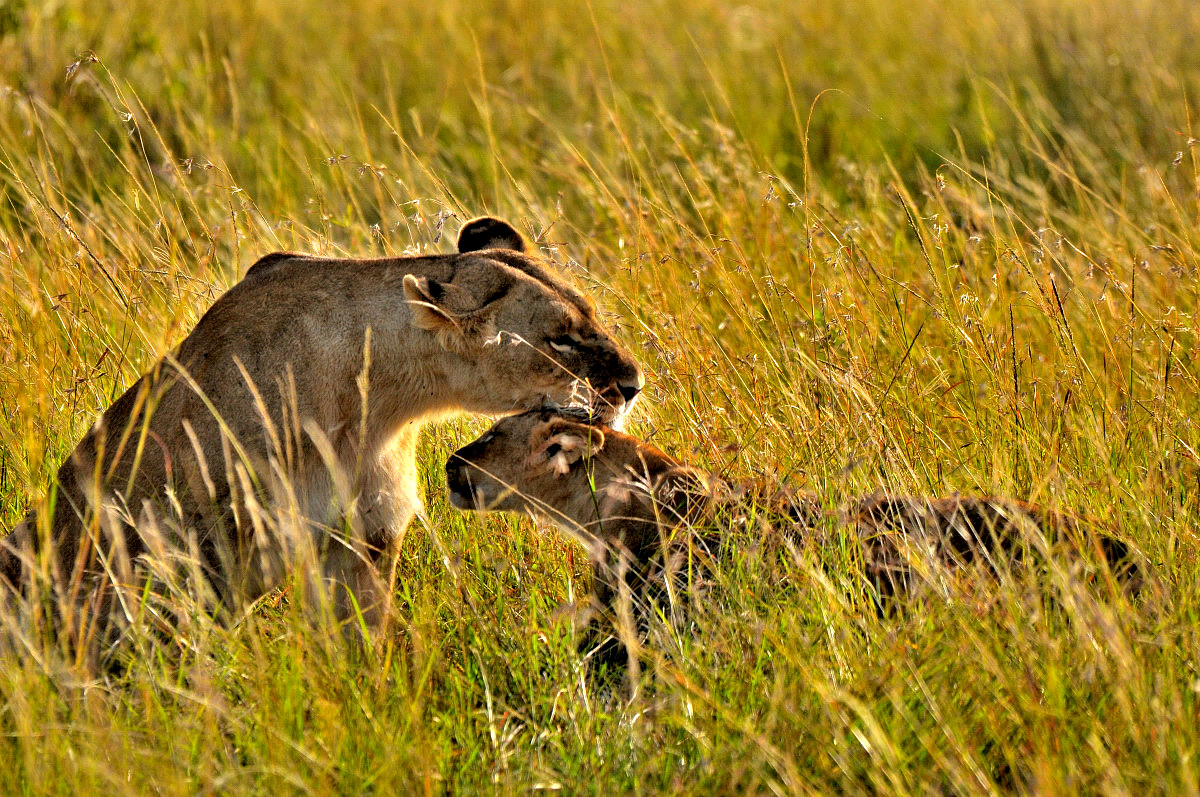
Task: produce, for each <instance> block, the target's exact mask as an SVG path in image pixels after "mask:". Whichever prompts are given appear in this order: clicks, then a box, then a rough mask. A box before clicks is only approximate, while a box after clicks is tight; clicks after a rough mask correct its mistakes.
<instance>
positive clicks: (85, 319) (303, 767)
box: [0, 0, 1200, 794]
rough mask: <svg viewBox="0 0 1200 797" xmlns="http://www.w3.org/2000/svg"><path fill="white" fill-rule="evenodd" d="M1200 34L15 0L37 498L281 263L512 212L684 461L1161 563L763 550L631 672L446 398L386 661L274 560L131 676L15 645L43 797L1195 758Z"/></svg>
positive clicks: (1009, 776) (4, 402)
mask: <svg viewBox="0 0 1200 797" xmlns="http://www.w3.org/2000/svg"><path fill="white" fill-rule="evenodd" d="M1197 31H1200V10H1198V9H1197V7H1195V6H1194V5H1193V4H1190V3H1187V2H1184V1H1183V0H1167V1H1166V2H1157V3H1148V2H1145V3H1120V2H1104V3H1100V4H1098V5H1097V4H1090V3H1089V4H1084V3H1076V2H1069V0H1022V1H1021V2H1017V3H1008V4H1001V5H997V4H995V3H989V2H983V1H982V0H951V2H943V3H921V4H917V6H916V7H914V6H913V4H912V3H902V2H851V3H840V4H798V3H783V2H779V3H774V2H772V3H766V4H762V5H759V6H753V5H749V4H743V5H737V4H722V3H714V2H692V3H686V4H685V3H679V2H668V0H656V1H655V2H647V3H640V4H635V5H633V6H632V7H630V6H629V4H618V3H596V2H594V3H592V4H590V6H589V5H585V6H583V7H582V8H580V7H574V6H570V5H569V4H558V3H549V2H541V0H521V2H516V3H509V4H504V5H503V6H502V7H501V6H498V7H497V8H493V9H490V10H486V11H480V10H477V9H476V8H475V7H474V6H469V5H467V4H463V3H455V2H450V3H440V4H428V3H426V4H414V3H395V2H391V3H382V2H372V0H361V1H360V2H352V3H348V4H341V5H337V6H336V7H335V6H334V5H330V4H314V3H310V2H306V0H288V2H280V3H257V4H255V3H251V4H234V3H222V2H216V3H189V2H184V3H170V4H163V3H148V2H122V3H110V2H104V0H100V1H99V2H88V3H81V2H76V1H75V0H66V2H62V3H57V4H49V5H46V4H35V3H29V2H20V1H18V2H16V3H7V4H0V526H3V527H5V528H7V527H8V526H10V525H11V524H12V523H15V522H16V521H17V520H19V519H20V517H21V515H22V513H23V512H24V510H25V508H26V507H27V506H29V505H31V504H32V503H33V502H36V501H37V500H38V499H40V497H41V496H42V495H43V494H44V493H45V490H46V487H47V484H48V482H49V479H50V477H51V475H52V473H53V472H54V469H55V468H56V467H57V465H58V463H60V462H61V461H62V459H63V458H64V457H65V456H66V455H67V454H68V453H69V451H70V450H71V448H72V446H73V444H74V442H75V441H76V440H77V439H78V438H79V436H80V435H81V434H82V433H83V431H84V430H86V428H87V427H88V426H89V425H90V424H91V423H92V422H93V420H94V418H95V416H96V413H97V412H99V411H100V410H102V409H103V408H104V407H106V406H107V405H108V404H109V403H110V402H111V401H112V400H113V399H114V398H115V397H116V396H117V395H119V394H120V392H121V391H122V390H123V389H124V388H125V387H126V386H128V385H129V384H130V383H131V382H132V381H133V380H134V379H135V378H136V377H137V375H138V374H140V373H141V372H142V371H143V370H144V369H145V368H147V367H148V366H149V365H150V364H151V363H153V361H154V360H155V359H156V358H157V357H159V356H161V355H162V354H164V353H166V352H167V351H169V350H170V348H171V347H172V346H173V345H175V344H176V343H178V342H179V340H180V339H181V338H182V337H183V336H184V335H185V334H186V332H187V331H188V330H189V329H190V328H191V326H192V324H193V323H194V322H195V321H196V320H197V319H198V318H199V316H200V314H201V313H202V312H203V311H204V310H205V308H206V307H207V306H208V305H209V304H210V303H211V301H212V300H213V299H214V298H215V297H216V296H218V295H219V294H220V293H221V292H222V291H223V290H224V289H226V288H227V287H228V286H230V285H231V284H233V283H234V282H235V281H236V280H237V279H238V277H239V276H240V275H241V274H242V273H244V271H245V269H246V268H247V267H248V266H249V264H250V263H252V262H253V261H254V260H255V259H256V258H257V257H259V256H260V255H262V254H264V253H266V252H269V251H274V250H278V249H292V250H298V251H305V252H319V253H323V254H331V255H339V254H355V255H372V254H376V255H398V254H404V253H414V252H424V251H448V250H449V249H450V248H451V246H452V243H451V241H452V239H453V235H454V234H455V232H456V231H457V228H458V224H459V223H460V222H461V221H462V220H465V219H466V218H468V217H470V216H473V215H477V214H480V213H483V212H492V213H497V214H500V215H503V216H505V217H507V218H510V219H512V220H513V221H514V222H515V223H516V224H517V225H518V226H519V227H520V228H521V229H522V230H523V231H524V232H526V233H527V234H528V235H529V236H530V237H531V238H532V239H533V240H534V241H535V242H536V245H537V247H538V248H539V250H540V251H541V253H542V254H544V255H545V256H546V257H548V258H550V259H552V260H554V261H555V262H557V263H558V264H560V266H561V267H562V269H563V270H564V271H566V272H567V273H569V274H570V275H571V277H572V279H573V280H574V281H576V282H577V283H578V284H580V285H581V286H582V287H585V288H587V289H588V290H589V291H590V292H591V293H592V294H593V295H594V296H595V297H596V298H597V299H598V301H599V302H600V303H601V305H602V306H603V307H604V308H605V309H606V310H607V312H608V313H609V314H610V323H611V325H612V326H613V327H615V328H617V329H618V330H619V333H620V335H621V337H622V339H623V340H624V341H625V342H626V343H627V344H628V345H629V346H630V347H631V348H632V349H633V350H634V351H635V352H636V353H637V354H638V356H639V358H640V360H641V361H642V362H643V364H644V366H645V368H646V371H647V377H648V382H649V384H648V387H647V391H646V395H645V397H644V400H643V401H642V402H641V403H640V405H639V409H638V413H637V417H636V418H635V419H634V422H633V424H632V428H633V431H635V432H637V433H638V434H640V435H642V436H644V437H649V438H651V439H652V440H653V442H654V443H655V444H656V445H658V446H660V447H661V448H663V449H664V450H667V451H669V452H672V453H675V454H677V455H678V456H680V457H681V458H684V459H686V460H688V461H690V462H692V463H694V464H696V465H699V466H702V467H706V468H710V469H712V470H714V471H717V472H719V473H720V474H722V475H723V476H725V477H727V478H730V479H732V480H752V479H757V480H766V481H768V482H773V481H776V480H778V481H783V480H786V481H787V482H789V483H791V484H793V485H795V486H797V487H801V488H805V489H813V490H816V491H818V492H819V493H821V494H822V495H823V496H825V497H826V499H827V501H828V502H829V503H830V504H831V505H832V504H836V503H837V502H838V501H840V500H842V499H843V498H844V497H847V496H853V495H860V494H864V493H869V492H873V491H877V490H890V491H902V492H913V493H922V494H944V493H949V492H952V491H955V490H959V491H964V492H981V493H991V494H998V495H1005V496H1011V497H1016V498H1022V499H1029V500H1034V501H1038V502H1041V503H1044V504H1048V505H1050V506H1053V507H1058V508H1062V509H1064V510H1067V511H1070V512H1072V513H1075V514H1079V515H1083V516H1086V517H1090V518H1094V519H1097V520H1099V521H1102V522H1104V523H1107V524H1110V525H1111V527H1112V528H1113V529H1114V530H1115V532H1116V534H1117V535H1118V536H1119V537H1120V538H1121V539H1123V540H1125V541H1126V542H1128V543H1129V544H1130V545H1131V547H1132V548H1133V549H1135V550H1136V551H1137V552H1138V554H1139V556H1140V557H1141V559H1142V560H1143V561H1144V562H1145V563H1146V565H1147V567H1148V573H1149V576H1148V577H1149V587H1148V589H1147V590H1146V591H1145V593H1144V595H1143V596H1142V597H1140V598H1133V599H1127V598H1125V597H1119V596H1114V595H1113V594H1111V592H1110V591H1109V590H1107V589H1106V588H1105V587H1104V585H1102V584H1100V585H1094V584H1086V583H1081V582H1079V581H1077V580H1074V579H1073V578H1072V576H1071V573H1070V571H1069V568H1066V569H1065V568H1059V569H1058V570H1054V569H1053V568H1052V569H1051V571H1050V573H1049V574H1048V575H1047V576H1046V578H1045V579H1044V580H1041V581H1038V580H1034V581H1028V580H1027V581H1023V582H1020V583H1018V584H1015V585H1012V586H1011V588H1007V587H1006V588H1005V589H1000V590H997V591H996V593H995V594H994V595H990V596H989V595H980V594H979V591H978V590H976V591H974V592H973V591H972V590H971V589H970V588H969V587H970V585H966V586H965V587H964V590H963V593H962V594H961V595H957V594H956V595H954V596H951V597H950V598H949V599H947V600H929V601H923V602H921V603H920V604H919V605H917V606H914V607H911V608H910V609H909V610H908V611H903V612H899V613H896V614H895V615H889V616H887V617H879V616H877V615H876V614H875V613H874V611H873V610H870V608H869V607H868V606H867V605H866V604H865V603H864V602H863V601H861V600H860V599H859V598H858V597H856V591H855V590H854V589H853V580H854V576H853V568H852V562H851V561H850V559H848V558H847V554H846V552H845V551H840V550H818V551H805V552H802V553H801V554H799V555H798V556H791V555H786V556H784V557H783V558H782V560H781V561H779V562H771V563H763V562H758V561H756V560H755V559H754V558H753V556H752V555H751V554H750V553H746V554H745V556H739V555H737V554H734V555H732V557H731V561H729V562H727V563H726V564H727V568H726V571H725V572H723V573H722V574H721V579H720V583H721V584H722V589H720V590H718V591H717V592H716V593H715V594H714V595H713V596H712V598H711V600H710V601H709V602H708V603H707V604H706V605H705V606H704V607H702V609H701V610H700V611H699V612H698V614H697V616H696V618H695V628H694V633H679V632H672V631H669V630H668V629H666V628H663V629H659V630H658V633H657V635H656V636H655V637H654V645H653V646H652V650H651V651H650V652H651V654H652V655H651V656H650V659H649V661H650V664H649V665H648V667H647V671H648V674H647V677H646V680H645V682H644V683H643V684H642V688H641V690H640V692H639V696H638V697H637V698H635V699H633V700H629V699H628V697H627V696H625V695H624V694H623V693H620V692H619V691H605V690H596V689H594V688H593V686H592V685H590V684H589V683H588V682H587V681H586V679H584V678H583V677H582V672H581V669H580V662H579V660H578V658H577V656H576V655H575V652H574V648H575V644H576V639H575V638H574V635H573V633H572V632H571V630H570V623H569V615H570V609H569V604H570V603H571V602H572V601H574V600H576V599H578V598H579V597H580V596H581V595H582V594H584V593H585V592H586V590H587V589H588V583H587V576H586V566H585V564H586V563H585V556H584V554H583V551H582V550H581V549H579V548H577V547H575V546H574V545H573V544H571V543H568V542H567V541H565V540H564V539H563V538H561V537H560V536H559V535H557V534H555V533H553V532H550V531H549V530H545V529H537V528H535V527H534V525H533V524H532V523H531V522H530V521H528V520H524V519H518V518H509V517H490V518H486V519H480V518H477V517H473V516H466V515H463V514H460V513H456V512H455V511H454V510H452V509H450V508H449V507H448V506H447V505H446V503H445V501H444V499H443V498H442V492H443V490H444V483H443V476H442V472H441V465H442V462H443V461H444V458H445V456H446V455H447V454H448V453H449V451H451V450H453V449H454V448H455V447H456V446H457V445H460V444H462V443H463V442H465V441H467V440H469V439H471V438H472V437H474V435H475V434H476V433H477V432H478V431H479V430H480V429H481V428H482V427H483V426H485V425H486V424H487V423H488V420H487V419H483V418H469V419H463V420H456V421H453V422H449V423H447V424H444V425H440V426H437V427H433V428H432V429H431V431H430V433H429V434H428V435H427V437H426V439H425V441H424V443H423V448H422V457H421V474H422V479H423V482H424V485H425V489H426V495H427V509H428V517H429V522H428V524H427V525H426V524H424V523H415V524H414V525H413V526H412V527H411V528H410V530H409V533H408V536H407V538H406V540H405V543H404V548H403V551H402V554H401V562H400V565H399V583H398V585H397V593H396V597H397V603H396V605H397V611H396V621H395V630H394V633H392V634H391V635H389V637H388V638H387V639H385V640H383V641H382V643H381V644H380V645H379V646H378V648H377V649H375V650H371V651H365V650H358V649H351V650H347V649H346V647H345V646H344V645H342V644H340V643H339V642H336V641H331V640H330V639H329V637H328V635H327V634H325V633H323V631H322V629H320V628H313V627H312V626H311V624H309V623H308V622H307V620H306V618H305V616H304V613H303V611H302V610H300V609H298V608H297V607H296V606H295V605H294V603H293V602H292V601H290V600H289V599H288V596H287V594H286V593H284V594H283V595H282V596H280V595H277V596H273V597H272V598H270V599H268V600H267V601H266V602H265V603H264V605H262V606H260V607H259V610H258V611H257V612H256V613H255V614H253V615H252V616H251V617H249V618H247V619H246V620H245V621H244V622H242V623H240V624H238V625H235V626H233V627H222V626H219V625H213V624H212V623H207V622H205V619H204V618H203V617H193V618H192V622H193V625H192V626H191V627H190V630H189V634H188V637H187V644H184V645H182V646H180V645H168V644H163V643H161V642H158V643H155V642H150V641H145V642H144V643H139V644H140V646H135V652H136V654H137V655H134V656H133V657H132V658H131V660H130V662H129V664H128V665H127V669H126V670H125V671H124V672H122V673H120V674H113V675H109V676H105V677H98V676H94V675H87V674H82V675H81V673H80V671H79V670H78V669H76V668H72V667H70V666H69V665H68V663H66V662H62V661H59V660H57V659H56V658H55V657H54V656H53V655H52V652H50V653H47V654H46V655H32V654H30V652H29V651H24V652H21V651H20V646H19V645H18V646H17V647H18V652H16V653H12V654H11V655H6V656H5V658H4V659H3V661H2V666H0V695H2V696H3V700H4V711H3V713H0V729H2V733H0V748H2V749H3V751H4V754H3V755H0V779H2V780H3V782H4V783H5V784H9V785H8V786H7V787H6V790H11V791H21V792H29V793H43V792H55V793H58V792H71V793H86V792H92V791H99V790H101V789H104V790H106V791H112V792H148V791H160V792H165V793H179V792H187V791H205V792H207V791H226V792H271V793H275V792H279V791H296V792H317V793H329V792H338V793H352V792H359V791H364V790H367V789H374V790H379V791H382V790H384V789H388V790H392V791H398V792H401V793H406V792H411V791H438V790H444V789H456V790H482V789H486V788H493V784H499V785H500V788H502V789H505V790H512V791H516V790H522V791H524V790H528V789H531V788H555V787H562V788H564V789H569V790H572V791H577V790H585V789H586V790H594V791H597V792H603V793H614V792H623V791H635V790H642V791H649V792H657V791H686V792H697V791H713V792H723V793H724V792H731V791H754V792H760V791H800V792H804V791H811V792H829V791H850V792H867V791H876V792H884V793H907V792H926V791H945V790H949V791H956V792H984V793H986V792H989V791H1001V790H1007V789H1011V788H1018V789H1022V790H1029V791H1043V792H1064V793H1072V792H1081V791H1092V792H1094V791H1101V790H1108V791H1112V792H1128V793H1138V794H1140V793H1146V792H1151V791H1158V792H1170V793H1178V792H1186V791H1195V790H1197V789H1198V788H1200V784H1198V783H1197V776H1196V772H1195V764H1194V761H1195V758H1196V755H1197V750H1198V748H1200V744H1198V742H1200V739H1198V737H1197V723H1196V716H1197V709H1198V687H1197V684H1200V680H1198V679H1200V672H1198V671H1197V661H1198V660H1200V635H1198V634H1197V631H1196V629H1197V628H1200V584H1198V583H1197V576H1196V574H1197V572H1198V569H1197V551H1198V546H1197V535H1196V528H1197V522H1198V520H1200V510H1198V508H1197V502H1198V495H1200V454H1198V453H1197V449H1198V446H1200V439H1198V438H1200V433H1198V430H1197V427H1196V424H1195V422H1194V418H1195V417H1196V416H1197V411H1198V410H1200V385H1197V373H1196V356H1197V351H1198V348H1197V339H1196V319H1195V312H1196V305H1197V301H1196V300H1197V290H1198V288H1197V284H1198V283H1197V277H1196V263H1197V254H1198V251H1197V250H1198V241H1197V233H1196V230H1197V229H1198V226H1197V223H1198V222H1200V200H1198V199H1197V196H1198V195H1197V191H1198V189H1200V161H1198V159H1197V158H1198V156H1200V149H1198V148H1197V147H1196V146H1195V144H1196V138H1195V137H1200V135H1198V134H1197V133H1196V130H1195V128H1194V126H1193V122H1192V116H1193V115H1194V113H1195V110H1194V107H1193V106H1194V103H1195V100H1196V97H1197V89H1198V88H1200V51H1198V50H1197V49H1196V48H1195V47H1194V42H1193V40H1194V38H1195V36H1196V33H1197ZM768 564H769V566H768ZM42 653H46V652H45V651H42Z"/></svg>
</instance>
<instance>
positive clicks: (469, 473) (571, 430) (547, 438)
mask: <svg viewBox="0 0 1200 797" xmlns="http://www.w3.org/2000/svg"><path fill="white" fill-rule="evenodd" d="M590 420H591V418H590V417H589V416H588V414H587V412H586V411H585V410H582V409H578V410H577V409H574V408H568V409H565V410H558V409H538V410H533V411H530V412H525V413H522V414H520V415H513V416H511V417H508V418H503V419H501V420H500V421H498V422H497V423H496V424H495V425H494V426H492V428H491V429H488V430H487V431H486V432H484V433H483V435H481V436H480V437H479V439H477V440H475V441H474V442H473V443H470V444H468V445H465V446H463V447H462V448H460V449H459V450H458V451H455V452H454V453H453V454H451V455H450V459H449V460H448V461H447V462H446V485H447V487H448V488H449V490H450V503H451V504H452V505H454V506H456V507H458V508H459V509H476V510H502V511H503V510H507V511H511V512H522V511H535V512H539V513H541V514H549V515H551V516H555V515H558V514H563V515H566V516H568V517H573V516H574V515H589V514H591V509H592V507H591V500H592V499H591V496H592V485H589V483H588V478H587V476H588V474H587V473H586V472H585V471H584V470H583V469H582V468H577V467H576V466H577V465H578V464H579V463H580V462H581V461H583V460H584V459H588V458H591V457H594V456H597V455H598V454H599V453H600V452H601V451H602V450H603V449H604V444H605V440H606V435H605V432H606V431H607V432H608V433H609V434H610V435H611V434H616V432H613V431H612V430H611V429H607V430H606V429H604V428H601V427H598V426H594V425H592V424H591V423H589V421H590ZM607 471H608V469H605V474H606V473H607ZM605 474H602V477H603V475H605ZM597 487H598V489H600V490H602V489H603V488H604V485H597Z"/></svg>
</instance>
